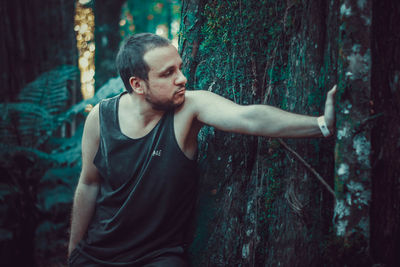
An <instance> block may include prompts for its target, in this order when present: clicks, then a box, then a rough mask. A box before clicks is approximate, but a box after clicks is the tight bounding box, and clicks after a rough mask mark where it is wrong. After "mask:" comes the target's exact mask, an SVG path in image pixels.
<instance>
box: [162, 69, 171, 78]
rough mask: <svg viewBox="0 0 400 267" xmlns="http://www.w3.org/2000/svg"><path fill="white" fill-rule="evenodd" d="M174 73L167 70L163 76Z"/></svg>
mask: <svg viewBox="0 0 400 267" xmlns="http://www.w3.org/2000/svg"><path fill="white" fill-rule="evenodd" d="M171 74H172V71H170V70H169V71H167V72H164V74H163V76H164V77H168V76H170V75H171Z"/></svg>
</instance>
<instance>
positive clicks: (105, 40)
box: [94, 0, 126, 89]
mask: <svg viewBox="0 0 400 267" xmlns="http://www.w3.org/2000/svg"><path fill="white" fill-rule="evenodd" d="M125 2H126V0H101V1H100V0H97V1H94V18H95V33H94V38H95V45H96V53H95V88H96V89H99V88H100V87H101V86H102V85H103V84H104V83H105V82H106V81H108V80H109V79H110V78H111V77H116V76H118V72H117V69H116V68H115V63H114V62H115V57H116V56H117V52H118V47H119V44H120V42H121V35H120V32H119V20H120V15H121V7H122V5H123V4H124V3H125Z"/></svg>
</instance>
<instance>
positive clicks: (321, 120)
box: [317, 116, 331, 137]
mask: <svg viewBox="0 0 400 267" xmlns="http://www.w3.org/2000/svg"><path fill="white" fill-rule="evenodd" d="M317 122H318V126H319V129H321V132H322V135H323V136H324V137H328V136H330V135H331V132H329V129H328V127H327V126H326V122H325V117H324V116H321V117H318V119H317Z"/></svg>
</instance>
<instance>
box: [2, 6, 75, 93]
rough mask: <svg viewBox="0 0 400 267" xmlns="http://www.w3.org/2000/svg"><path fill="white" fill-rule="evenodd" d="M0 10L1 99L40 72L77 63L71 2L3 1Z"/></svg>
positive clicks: (19, 88)
mask: <svg viewBox="0 0 400 267" xmlns="http://www.w3.org/2000/svg"><path fill="white" fill-rule="evenodd" d="M0 13H1V22H2V23H1V24H0V27H1V28H0V31H1V33H2V38H1V41H0V42H1V46H0V57H1V62H2V63H1V65H0V66H1V67H0V72H1V80H0V82H1V84H2V85H3V86H2V89H1V95H0V96H1V99H2V101H13V100H15V98H16V96H17V95H18V93H19V92H20V90H21V89H22V88H23V87H24V86H25V84H27V83H28V82H31V81H32V80H33V79H34V78H35V77H37V76H38V75H39V74H40V73H42V72H44V71H48V70H50V69H53V68H55V67H56V66H59V65H62V64H69V65H76V64H77V50H76V40H75V33H74V30H73V28H74V23H73V22H74V1H63V0H41V1H24V0H5V1H1V3H0Z"/></svg>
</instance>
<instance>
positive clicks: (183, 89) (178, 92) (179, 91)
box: [175, 88, 186, 95]
mask: <svg viewBox="0 0 400 267" xmlns="http://www.w3.org/2000/svg"><path fill="white" fill-rule="evenodd" d="M185 91H186V88H181V89H179V90H178V91H176V92H175V94H176V95H180V94H183V93H185Z"/></svg>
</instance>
